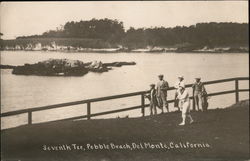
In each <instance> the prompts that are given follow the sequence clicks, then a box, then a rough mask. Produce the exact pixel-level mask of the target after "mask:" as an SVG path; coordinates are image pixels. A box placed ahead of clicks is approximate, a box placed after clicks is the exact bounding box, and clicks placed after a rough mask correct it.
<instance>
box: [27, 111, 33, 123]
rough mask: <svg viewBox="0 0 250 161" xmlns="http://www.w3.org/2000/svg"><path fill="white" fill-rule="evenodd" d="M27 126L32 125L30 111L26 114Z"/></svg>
mask: <svg viewBox="0 0 250 161" xmlns="http://www.w3.org/2000/svg"><path fill="white" fill-rule="evenodd" d="M28 124H29V125H31V124H32V112H31V111H29V112H28Z"/></svg>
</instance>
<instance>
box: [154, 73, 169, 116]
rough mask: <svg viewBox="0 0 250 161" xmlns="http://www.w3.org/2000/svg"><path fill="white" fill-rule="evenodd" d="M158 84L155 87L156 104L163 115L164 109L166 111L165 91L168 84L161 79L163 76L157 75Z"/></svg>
mask: <svg viewBox="0 0 250 161" xmlns="http://www.w3.org/2000/svg"><path fill="white" fill-rule="evenodd" d="M158 77H159V82H158V83H157V87H156V96H157V100H158V104H159V105H160V107H161V110H162V113H164V107H165V108H166V109H167V111H168V112H169V109H168V103H167V90H168V88H169V85H168V82H167V81H165V80H164V79H163V77H164V76H163V75H162V74H161V75H159V76H158Z"/></svg>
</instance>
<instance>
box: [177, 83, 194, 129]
mask: <svg viewBox="0 0 250 161" xmlns="http://www.w3.org/2000/svg"><path fill="white" fill-rule="evenodd" d="M177 97H178V99H179V101H180V102H179V106H180V109H181V113H182V122H181V123H180V124H179V125H185V123H186V118H189V120H190V122H189V123H190V124H191V123H193V122H194V120H193V118H192V116H191V115H190V99H189V94H188V91H187V90H186V89H185V85H181V86H180V90H179V93H178V96H177Z"/></svg>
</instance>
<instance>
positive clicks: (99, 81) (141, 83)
mask: <svg viewBox="0 0 250 161" xmlns="http://www.w3.org/2000/svg"><path fill="white" fill-rule="evenodd" d="M49 58H67V59H77V60H82V61H84V62H88V61H93V60H100V61H102V62H114V61H135V62H136V63H137V65H135V66H123V67H120V68H113V70H111V71H109V72H106V73H101V74H100V73H91V72H90V73H88V74H86V75H85V76H82V77H46V76H17V75H12V74H11V70H1V93H2V94H1V111H2V112H7V111H13V110H19V109H24V108H32V107H39V106H45V105H51V104H57V103H64V102H69V101H78V100H83V99H88V98H96V97H103V96H109V95H116V94H123V93H129V92H136V91H142V90H146V89H148V88H149V84H151V83H156V82H157V75H158V74H164V75H165V79H166V80H167V81H168V82H169V84H170V86H173V85H174V83H175V81H176V78H177V76H178V75H183V76H184V77H185V81H186V83H192V82H193V81H194V78H195V77H197V76H199V77H201V78H202V80H204V81H209V80H216V79H224V78H231V77H238V76H248V73H249V71H248V63H249V62H248V54H232V53H230V54H197V53H195V54H193V53H185V54H180V53H178V54H174V53H154V54H148V53H147V54H146V53H119V54H116V53H110V54H101V53H59V52H38V51H37V52H32V51H30V52H28V51H16V52H14V51H2V52H1V64H8V65H23V64H24V63H35V62H38V61H42V60H46V59H49ZM240 87H241V88H248V82H246V81H242V82H241V83H240ZM231 89H234V82H228V83H220V84H218V85H209V86H207V90H208V92H216V91H221V90H231ZM173 96H174V93H173V92H170V93H169V99H171V98H173ZM240 96H241V99H246V98H248V93H244V94H241V95H240ZM234 101H235V96H234V94H228V95H225V96H218V97H211V98H210V100H209V103H210V107H211V108H217V107H219V108H220V107H225V106H228V105H230V104H232V103H234ZM139 104H140V97H131V98H128V99H127V98H126V99H118V100H112V101H105V102H97V103H94V104H93V105H92V112H101V111H105V110H113V109H118V108H125V107H130V106H133V105H139ZM84 106H85V105H81V106H79V107H75V108H71V110H72V109H74V110H75V111H74V110H72V111H71V112H69V109H66V108H65V109H63V110H62V109H61V111H60V110H57V111H53V112H50V114H48V113H47V114H44V113H41V114H39V113H38V112H37V113H36V115H34V116H36V117H34V122H40V121H44V120H42V119H41V118H39V117H40V116H43V117H44V116H46V118H45V120H46V119H51V117H52V116H54V117H55V118H56V117H66V114H67V115H68V113H70V114H72V115H79V114H85V112H86V111H85V109H84V108H85V107H84ZM171 107H172V106H171ZM171 107H170V108H171ZM172 110H174V109H173V108H172ZM147 112H148V111H147ZM126 115H129V116H130V117H132V116H138V115H140V110H136V111H131V112H125V113H121V114H120V116H122V117H124V116H126ZM112 116H114V117H116V116H118V114H113V115H112ZM103 117H109V116H102V118H103Z"/></svg>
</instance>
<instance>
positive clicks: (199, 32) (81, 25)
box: [17, 19, 249, 48]
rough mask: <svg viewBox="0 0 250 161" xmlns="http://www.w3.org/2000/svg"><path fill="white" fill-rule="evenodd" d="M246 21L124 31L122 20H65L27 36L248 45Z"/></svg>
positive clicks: (130, 43) (133, 43) (129, 43)
mask: <svg viewBox="0 0 250 161" xmlns="http://www.w3.org/2000/svg"><path fill="white" fill-rule="evenodd" d="M248 32H249V31H248V23H232V22H226V23H225V22H221V23H216V22H210V23H197V24H195V25H191V26H176V27H172V28H166V27H154V28H138V29H135V28H133V27H131V28H129V29H128V30H127V31H125V29H124V26H123V22H121V21H118V20H111V19H99V20H98V19H92V20H89V21H79V22H75V21H71V22H67V23H66V24H65V25H63V26H62V27H61V28H58V29H56V30H50V31H47V32H44V33H43V34H42V35H32V36H21V37H17V39H28V38H70V39H72V38H78V39H89V40H91V39H98V40H102V41H103V42H107V43H110V44H116V45H123V46H125V47H128V48H144V47H147V46H153V47H154V46H169V47H171V46H208V47H216V46H248V41H249V38H248Z"/></svg>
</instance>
